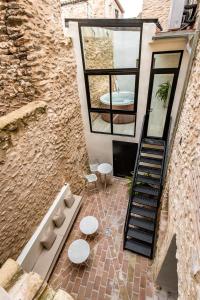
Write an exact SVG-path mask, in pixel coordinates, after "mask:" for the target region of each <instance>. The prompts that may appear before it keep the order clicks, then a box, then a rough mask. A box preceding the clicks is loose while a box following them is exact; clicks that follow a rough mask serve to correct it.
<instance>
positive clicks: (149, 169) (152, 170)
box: [138, 165, 161, 175]
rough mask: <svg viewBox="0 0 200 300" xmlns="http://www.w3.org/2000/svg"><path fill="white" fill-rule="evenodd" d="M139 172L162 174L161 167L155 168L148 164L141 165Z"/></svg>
mask: <svg viewBox="0 0 200 300" xmlns="http://www.w3.org/2000/svg"><path fill="white" fill-rule="evenodd" d="M138 171H139V172H144V173H150V174H155V175H161V169H160V168H153V167H149V166H148V167H147V166H142V165H139V167H138Z"/></svg>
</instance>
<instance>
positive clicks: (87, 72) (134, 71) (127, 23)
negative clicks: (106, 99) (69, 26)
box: [78, 19, 155, 137]
mask: <svg viewBox="0 0 200 300" xmlns="http://www.w3.org/2000/svg"><path fill="white" fill-rule="evenodd" d="M148 21H149V22H152V20H148ZM153 21H155V20H153ZM143 23H144V21H143V20H134V19H133V20H128V19H124V20H123V19H118V20H116V19H106V20H102V19H100V20H98V19H96V20H95V19H90V20H89V19H88V20H80V19H79V22H78V28H79V37H80V45H81V55H82V62H83V71H84V78H85V87H86V96H87V106H88V116H89V123H90V131H91V132H92V133H99V134H108V135H117V136H128V137H135V135H136V122H137V106H138V90H139V77H140V64H141V51H142V33H143ZM82 27H102V28H105V27H109V28H111V27H128V28H130V27H133V28H140V42H139V61H138V64H137V66H136V68H119V69H86V67H85V57H84V47H83V36H82V31H81V28H82ZM91 75H107V76H109V92H110V108H109V109H104V108H92V107H91V101H90V88H89V80H88V78H89V76H91ZM112 75H135V97H134V110H133V111H128V110H119V109H117V110H114V109H112V91H111V86H112V85H111V78H112ZM92 112H96V113H109V114H110V120H111V132H110V133H108V132H101V131H95V130H93V129H92V122H91V116H90V113H92ZM114 114H118V115H120V114H123V115H126V114H127V115H133V116H135V124H134V134H133V135H128V134H119V133H114V132H113V115H114Z"/></svg>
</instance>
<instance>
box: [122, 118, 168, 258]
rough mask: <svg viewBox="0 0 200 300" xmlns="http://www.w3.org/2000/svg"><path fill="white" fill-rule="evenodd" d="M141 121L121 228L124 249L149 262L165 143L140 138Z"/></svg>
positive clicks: (152, 248)
mask: <svg viewBox="0 0 200 300" xmlns="http://www.w3.org/2000/svg"><path fill="white" fill-rule="evenodd" d="M145 119H146V118H145ZM145 119H144V123H143V130H142V134H141V138H140V143H139V146H138V153H137V159H136V164H135V170H134V175H133V184H132V192H131V195H130V199H129V205H128V210H127V216H126V222H125V227H124V249H127V250H130V251H133V252H135V253H137V254H140V255H142V256H145V257H149V258H152V257H153V252H154V240H155V233H156V223H157V213H158V208H159V201H160V197H161V193H162V185H163V174H164V166H165V156H166V147H167V142H166V141H165V140H162V139H152V138H151V139H150V138H145V137H144V135H145V134H144V127H145V121H146V120H145Z"/></svg>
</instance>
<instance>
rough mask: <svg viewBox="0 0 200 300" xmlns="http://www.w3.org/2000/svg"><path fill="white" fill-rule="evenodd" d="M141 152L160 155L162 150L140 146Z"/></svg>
mask: <svg viewBox="0 0 200 300" xmlns="http://www.w3.org/2000/svg"><path fill="white" fill-rule="evenodd" d="M141 152H142V153H147V154H154V155H160V156H163V153H164V150H162V149H153V148H147V147H144V146H143V147H142V149H141Z"/></svg>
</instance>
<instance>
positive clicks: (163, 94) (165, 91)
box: [156, 81, 171, 108]
mask: <svg viewBox="0 0 200 300" xmlns="http://www.w3.org/2000/svg"><path fill="white" fill-rule="evenodd" d="M170 90H171V83H170V82H169V81H166V82H163V83H161V84H160V85H159V86H158V90H157V92H156V97H157V98H158V99H159V100H160V101H162V102H163V107H164V108H166V107H167V101H168V95H169V92H170Z"/></svg>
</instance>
